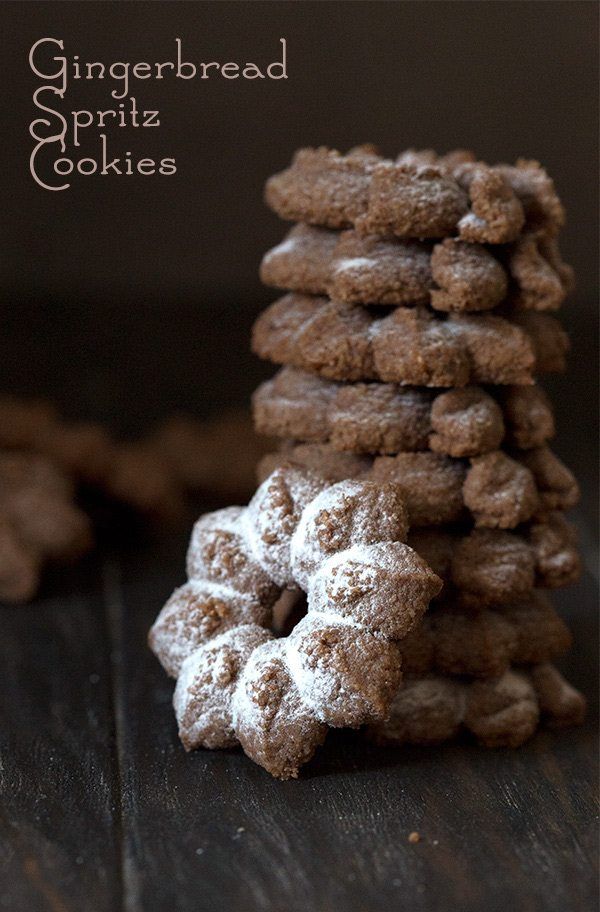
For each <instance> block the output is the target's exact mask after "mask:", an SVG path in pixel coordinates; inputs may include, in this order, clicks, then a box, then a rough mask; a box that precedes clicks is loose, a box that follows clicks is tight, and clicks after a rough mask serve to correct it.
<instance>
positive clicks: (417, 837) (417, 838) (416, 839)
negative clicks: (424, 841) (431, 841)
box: [408, 830, 421, 845]
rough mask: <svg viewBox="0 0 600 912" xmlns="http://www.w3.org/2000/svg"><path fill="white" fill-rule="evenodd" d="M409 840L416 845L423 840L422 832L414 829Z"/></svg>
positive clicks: (409, 835)
mask: <svg viewBox="0 0 600 912" xmlns="http://www.w3.org/2000/svg"><path fill="white" fill-rule="evenodd" d="M408 841H409V842H410V843H412V844H413V845H415V844H416V843H417V842H420V841H421V834H420V833H417V831H416V830H413V831H412V833H409V834H408Z"/></svg>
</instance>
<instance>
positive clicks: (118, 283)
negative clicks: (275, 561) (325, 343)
mask: <svg viewBox="0 0 600 912" xmlns="http://www.w3.org/2000/svg"><path fill="white" fill-rule="evenodd" d="M1 16H2V19H3V20H4V28H3V33H4V37H5V41H4V48H3V55H2V66H3V70H4V72H3V73H2V81H3V88H4V91H3V97H4V110H3V112H2V119H3V125H4V130H3V134H4V143H3V167H2V169H0V187H1V191H2V198H3V199H4V201H5V203H4V212H3V219H2V223H3V228H2V232H3V242H2V257H1V258H0V259H1V262H0V268H1V270H2V280H1V283H0V287H1V288H2V299H3V301H4V304H5V306H4V309H3V327H4V328H3V332H2V341H1V344H0V388H3V389H15V390H17V391H20V390H22V391H27V392H38V393H49V394H50V395H53V396H54V397H56V398H58V399H59V400H61V402H62V403H63V406H64V407H65V408H67V409H71V410H77V409H78V410H80V411H83V412H85V413H89V414H96V415H98V416H99V417H109V416H110V417H111V418H112V419H113V420H115V417H116V415H115V413H118V414H119V415H120V416H121V422H122V423H123V424H124V425H127V426H130V427H132V428H133V429H135V428H136V427H137V426H138V425H141V424H143V423H144V421H149V420H151V419H152V418H154V417H159V415H158V412H159V411H160V410H161V409H165V408H167V409H168V408H171V407H175V406H177V405H179V406H180V407H183V408H187V409H191V410H195V411H197V412H198V413H200V414H202V413H205V412H207V411H209V410H210V409H211V408H212V407H213V405H214V404H215V403H216V404H217V405H220V404H222V403H223V402H225V401H227V400H231V401H235V400H243V399H244V397H246V396H247V395H248V393H249V392H250V390H251V389H252V386H253V385H254V384H255V383H256V381H257V379H258V378H259V377H260V376H262V375H264V372H265V370H264V368H261V366H259V365H258V364H256V363H255V362H254V361H253V359H252V358H251V356H250V355H249V354H248V351H247V349H248V336H247V333H248V329H249V326H250V325H251V322H252V318H253V316H254V315H255V314H256V312H257V311H258V310H259V309H260V307H261V306H263V305H264V304H265V303H266V302H267V301H268V300H270V299H272V297H273V294H272V292H270V291H266V290H264V289H262V290H261V287H260V284H259V282H258V278H257V267H258V263H259V261H260V257H261V255H262V253H263V252H264V251H265V250H266V249H267V248H268V247H269V246H271V245H272V244H273V243H274V242H276V241H277V240H278V239H280V238H281V236H282V235H283V233H284V232H285V231H286V230H287V229H286V226H285V225H283V224H282V223H280V222H278V221H277V219H276V218H275V217H274V216H273V215H272V214H271V213H269V212H268V211H267V209H266V208H265V207H264V205H263V203H262V185H263V183H264V180H265V178H266V177H267V176H268V175H269V174H270V173H272V172H274V171H276V170H278V169H280V168H281V167H283V166H285V164H286V163H287V162H288V160H289V159H290V156H291V154H292V152H293V150H294V149H295V148H296V147H298V146H301V145H314V144H327V145H330V146H333V147H338V148H340V149H346V148H348V147H349V146H351V145H353V144H356V143H358V142H362V141H373V142H376V143H377V144H379V145H380V146H381V148H382V150H383V151H384V152H386V153H388V154H394V153H395V152H396V151H398V150H399V149H401V148H405V147H407V146H415V147H429V146H433V147H434V148H437V149H438V150H440V151H443V150H446V149H450V148H453V147H456V146H463V147H472V148H474V149H475V150H476V151H477V153H478V154H479V156H480V157H482V158H484V159H487V160H490V161H500V160H504V161H509V160H514V159H515V158H516V157H517V156H519V155H523V156H527V157H534V158H538V159H539V160H541V161H542V162H543V163H544V164H545V165H546V166H547V168H548V170H549V172H550V174H551V175H552V176H553V177H554V179H555V181H556V184H557V186H558V189H559V192H560V194H561V196H562V198H563V200H564V202H565V204H566V206H567V208H568V215H569V218H568V226H567V229H566V231H565V234H564V242H563V248H564V254H565V257H566V259H567V260H568V261H569V262H571V263H572V264H573V265H574V266H575V268H576V271H577V277H578V292H577V295H576V298H575V300H574V301H572V302H571V303H570V305H569V306H568V307H567V308H566V309H565V312H564V313H565V320H566V322H567V323H568V324H569V326H570V327H571V328H572V329H574V332H575V334H576V336H581V337H582V338H583V339H584V340H586V351H585V353H584V356H583V357H578V358H575V359H573V363H574V369H575V370H584V369H585V370H586V376H591V374H592V370H591V365H590V358H593V355H594V352H593V346H592V344H591V340H593V339H594V338H595V322H594V321H595V298H596V289H597V260H596V255H597V246H598V245H597V234H596V210H597V185H596V170H597V169H596V136H597V127H598V117H597V104H596V84H597V76H598V72H597V63H596V33H597V19H598V7H597V4H595V3H592V2H590V3H588V2H567V3H562V2H549V3H546V2H518V3H512V2H506V3H505V2H501V3H496V2H482V3H479V2H453V3H445V2H430V3H428V2H414V3H413V2H397V3H394V2H391V3H387V2H373V3H362V2H346V3H344V2H333V3H330V2H322V3H313V2H290V3H284V2H274V3H262V2H245V3H244V2H243V3H237V2H208V3H205V2H199V3H5V4H4V5H3V6H2V10H1ZM41 37H57V38H62V39H63V40H64V42H65V55H66V56H67V57H68V58H71V57H72V56H73V55H74V54H79V57H80V60H81V61H82V62H84V61H88V60H90V61H94V60H100V61H103V62H105V63H106V64H108V63H110V62H112V61H115V60H125V61H129V62H131V63H135V62H136V61H139V60H146V61H150V62H153V61H162V60H170V59H173V57H174V53H175V41H174V39H175V37H180V38H181V39H182V40H183V48H184V56H185V57H187V59H190V60H193V61H196V62H197V61H210V60H219V61H223V62H224V61H227V60H235V61H242V62H243V61H245V60H253V61H255V62H257V63H259V64H263V65H264V64H266V63H268V62H269V61H271V60H272V59H274V57H275V56H278V55H279V46H278V40H279V38H281V37H285V38H287V41H288V75H289V78H288V79H287V80H281V81H271V80H262V81H261V80H257V81H253V82H246V81H244V80H241V79H239V80H234V81H228V80H225V79H223V78H221V77H218V78H211V79H210V80H204V81H203V80H198V79H196V80H190V81H188V82H186V81H184V80H176V79H174V78H168V76H167V78H165V79H164V80H163V81H162V82H161V81H156V80H155V79H151V80H147V81H145V82H136V83H132V89H131V93H132V94H134V95H135V96H136V98H137V101H138V105H139V106H140V107H144V106H145V107H147V108H150V109H155V108H159V109H160V110H161V116H162V124H161V127H160V128H159V129H156V130H152V129H138V130H135V129H133V128H128V129H126V130H118V129H115V128H113V129H112V130H111V131H109V145H110V147H113V148H114V150H115V151H114V155H117V154H119V153H121V152H125V151H126V150H130V151H132V153H133V154H134V156H135V155H136V154H137V155H140V156H141V155H150V156H152V155H154V156H155V157H157V158H160V157H161V156H164V155H174V156H175V157H176V159H177V164H178V171H177V174H176V175H174V176H172V177H159V176H152V177H142V176H132V177H127V176H122V177H117V176H110V177H100V176H98V175H96V176H91V177H77V176H76V177H75V179H73V181H72V185H71V187H70V189H69V190H66V191H63V192H58V193H51V192H48V191H45V190H42V189H41V188H40V187H38V186H37V184H35V183H34V181H33V179H32V177H31V175H30V174H29V167H28V160H29V154H30V151H31V149H32V146H33V140H32V139H31V137H30V136H29V133H28V127H29V124H30V122H31V121H32V120H33V119H34V117H36V116H40V112H39V111H37V110H36V109H35V108H34V106H33V102H32V98H31V96H32V93H33V91H34V90H35V88H36V87H37V86H39V85H40V84H41V82H42V80H40V79H39V78H38V77H36V76H35V75H34V74H33V73H32V72H31V70H30V69H29V64H28V60H27V57H28V53H29V49H30V47H31V45H32V44H33V43H34V41H36V40H37V39H38V38H41ZM57 53H60V51H58V50H57ZM112 88H113V85H112V84H111V83H110V82H109V81H108V80H105V81H104V82H101V81H98V80H94V81H83V80H82V81H79V82H77V81H71V82H70V85H69V88H68V91H67V96H66V98H65V100H64V103H63V102H60V101H58V104H59V105H60V106H61V109H62V110H64V111H67V112H68V111H71V110H77V109H80V108H89V109H92V110H94V109H96V108H99V109H103V108H108V107H111V106H113V105H114V101H111V100H110V90H111V89H112ZM98 132H99V131H98V130H97V129H96V128H90V129H89V130H88V131H87V133H88V135H89V137H90V138H89V139H88V140H84V144H83V145H82V148H81V153H82V154H83V155H85V154H90V153H93V152H95V151H97V144H98V140H97V134H98ZM165 345H167V346H170V347H172V348H175V349H176V350H177V351H178V357H177V358H175V359H173V363H172V364H171V365H170V367H169V370H168V371H166V372H165V371H164V368H163V366H162V365H161V375H160V376H157V372H156V367H155V364H156V359H155V352H156V350H157V348H161V347H164V346H165ZM580 354H581V353H580ZM32 364H35V367H36V369H35V379H34V378H33V373H32V371H31V366H32ZM125 377H126V381H125V379H124V378H125ZM40 383H41V384H42V385H43V389H42V388H40V389H34V386H36V385H39V384H40ZM159 386H160V394H159V389H158V388H159ZM116 400H118V401H119V403H120V405H119V408H118V409H115V407H114V404H115V401H116Z"/></svg>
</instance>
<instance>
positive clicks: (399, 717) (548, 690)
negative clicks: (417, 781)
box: [367, 663, 585, 748]
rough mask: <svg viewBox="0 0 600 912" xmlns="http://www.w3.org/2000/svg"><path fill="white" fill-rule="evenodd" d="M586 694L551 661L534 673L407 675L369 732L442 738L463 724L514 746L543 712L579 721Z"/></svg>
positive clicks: (553, 720) (417, 739) (398, 739)
mask: <svg viewBox="0 0 600 912" xmlns="http://www.w3.org/2000/svg"><path fill="white" fill-rule="evenodd" d="M584 715H585V699H584V697H583V696H582V695H581V694H580V693H578V691H576V690H575V688H573V687H571V685H570V684H568V683H567V681H565V680H564V678H562V676H561V675H560V674H559V672H558V671H557V670H556V668H554V666H553V665H549V664H546V663H545V664H542V665H537V666H534V667H533V668H532V669H531V671H530V673H526V672H523V671H516V670H513V669H510V670H508V671H505V672H504V673H503V674H502V675H500V676H499V677H497V678H492V679H489V680H485V681H472V682H464V681H461V680H460V679H456V678H453V677H450V676H444V675H440V674H427V675H423V676H415V677H409V678H407V679H405V680H404V681H403V683H402V685H401V686H400V688H399V690H398V693H397V694H396V697H395V699H394V701H393V703H392V710H391V714H390V717H389V719H388V720H387V721H386V722H382V723H378V724H376V725H373V726H370V727H369V729H368V731H367V735H368V737H370V738H371V739H372V740H374V741H376V742H377V743H379V744H387V745H400V744H406V743H408V744H422V745H428V744H438V743H440V742H442V741H446V740H448V739H450V738H453V737H455V736H456V735H458V734H459V733H460V732H461V731H462V730H464V731H468V732H470V733H471V734H473V735H474V736H475V737H476V738H477V741H478V742H479V744H480V745H482V746H483V747H511V748H515V747H518V746H519V745H521V744H523V743H524V742H525V741H527V740H528V739H529V738H530V737H531V736H532V735H533V733H534V732H535V730H536V728H537V727H538V724H539V721H540V717H541V719H542V721H543V723H544V724H546V725H548V726H549V727H561V726H562V727H566V726H569V725H580V724H581V722H582V721H583V718H584Z"/></svg>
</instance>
